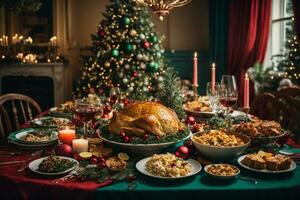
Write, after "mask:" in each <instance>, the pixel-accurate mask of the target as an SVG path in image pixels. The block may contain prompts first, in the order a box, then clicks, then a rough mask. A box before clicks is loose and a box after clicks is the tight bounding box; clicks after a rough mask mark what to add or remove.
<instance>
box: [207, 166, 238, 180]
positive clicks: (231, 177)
mask: <svg viewBox="0 0 300 200" xmlns="http://www.w3.org/2000/svg"><path fill="white" fill-rule="evenodd" d="M213 165H222V164H221V163H220V164H210V165H206V166H205V167H204V171H205V172H206V173H207V174H208V175H210V176H211V177H214V178H217V179H222V180H228V179H233V178H235V177H237V176H238V175H239V174H240V169H239V168H237V167H236V166H234V165H230V166H232V167H234V168H236V169H238V172H237V173H236V174H235V175H232V176H219V175H215V174H211V173H209V172H208V171H207V170H208V168H209V167H211V166H213Z"/></svg>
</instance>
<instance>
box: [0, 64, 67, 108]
mask: <svg viewBox="0 0 300 200" xmlns="http://www.w3.org/2000/svg"><path fill="white" fill-rule="evenodd" d="M67 77H68V73H66V66H65V65H64V64H63V63H37V64H14V65H2V66H0V95H1V94H6V93H21V94H25V95H27V96H30V97H32V98H33V99H34V100H36V101H37V102H38V103H39V104H40V106H41V108H42V110H46V109H48V108H50V107H53V106H57V105H59V104H61V103H63V102H64V101H65V100H66V99H65V98H67V95H66V93H67V80H68V79H67Z"/></svg>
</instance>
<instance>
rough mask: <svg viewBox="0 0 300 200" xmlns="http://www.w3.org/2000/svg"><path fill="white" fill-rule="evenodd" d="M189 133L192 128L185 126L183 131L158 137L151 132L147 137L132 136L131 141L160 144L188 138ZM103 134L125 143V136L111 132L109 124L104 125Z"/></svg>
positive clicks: (111, 139)
mask: <svg viewBox="0 0 300 200" xmlns="http://www.w3.org/2000/svg"><path fill="white" fill-rule="evenodd" d="M189 134H190V130H189V129H188V128H184V129H183V130H182V131H180V132H179V133H177V134H174V135H167V136H163V137H159V138H157V137H156V136H155V135H153V134H149V136H148V138H147V139H144V138H142V137H132V138H131V141H130V142H129V143H130V144H159V143H165V142H174V141H179V140H182V139H184V138H186V137H187V136H188V135H189ZM101 136H102V137H103V138H105V139H107V140H110V141H115V142H121V143H125V142H124V140H123V138H122V137H121V136H120V135H116V134H111V133H109V131H108V130H107V126H104V127H103V129H102V130H101Z"/></svg>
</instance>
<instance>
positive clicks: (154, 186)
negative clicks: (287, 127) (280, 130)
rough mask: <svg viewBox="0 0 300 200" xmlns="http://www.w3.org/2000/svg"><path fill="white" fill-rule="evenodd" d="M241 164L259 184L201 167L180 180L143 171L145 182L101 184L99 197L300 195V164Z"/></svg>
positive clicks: (151, 198)
mask: <svg viewBox="0 0 300 200" xmlns="http://www.w3.org/2000/svg"><path fill="white" fill-rule="evenodd" d="M289 150H290V151H292V150H291V149H289ZM235 164H236V166H239V165H238V164H237V163H235ZM239 168H240V169H241V176H245V177H250V178H254V179H257V180H258V184H252V183H248V182H245V181H242V180H239V179H236V180H233V181H223V180H216V179H213V178H211V177H209V176H208V175H207V174H205V172H204V170H203V169H202V170H201V172H200V173H199V174H197V175H196V176H194V177H191V178H188V179H182V180H177V181H162V180H158V179H153V178H152V179H151V178H148V177H145V176H143V175H140V177H139V178H140V179H142V180H143V182H142V183H140V182H138V184H137V188H136V189H134V190H132V191H129V190H128V183H127V182H126V181H123V182H120V183H117V184H114V185H110V186H107V187H103V188H99V189H98V190H97V191H96V199H114V200H117V199H139V200H140V199H149V200H154V199H162V200H166V199H172V200H174V199H184V200H187V199H230V200H232V199H239V200H246V199H251V200H259V199H262V200H266V199H270V200H275V199H281V200H288V199H295V200H296V199H300V167H299V165H298V166H297V168H296V169H295V171H294V172H291V173H287V174H262V173H256V172H251V171H248V170H246V169H243V168H242V167H239Z"/></svg>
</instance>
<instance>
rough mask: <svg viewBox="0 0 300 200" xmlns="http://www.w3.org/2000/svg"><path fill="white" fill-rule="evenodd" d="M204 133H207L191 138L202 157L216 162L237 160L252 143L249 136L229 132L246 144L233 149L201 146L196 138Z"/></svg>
mask: <svg viewBox="0 0 300 200" xmlns="http://www.w3.org/2000/svg"><path fill="white" fill-rule="evenodd" d="M204 133H206V132H198V133H196V134H194V135H193V136H192V137H191V140H192V142H193V144H194V146H195V147H196V149H197V150H198V152H199V153H200V154H201V155H203V156H204V157H206V158H207V159H209V160H214V161H224V160H231V159H234V158H236V157H237V156H238V155H240V154H242V153H243V151H244V150H245V149H246V148H247V147H248V146H249V144H250V142H251V140H250V138H249V137H248V136H246V135H243V134H240V133H234V132H227V133H226V134H232V135H235V136H236V137H238V138H240V139H241V140H242V141H243V142H244V144H243V145H239V146H233V147H219V146H212V145H206V144H201V143H199V142H197V141H195V136H199V135H202V134H204Z"/></svg>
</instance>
